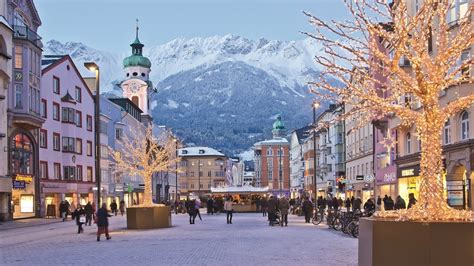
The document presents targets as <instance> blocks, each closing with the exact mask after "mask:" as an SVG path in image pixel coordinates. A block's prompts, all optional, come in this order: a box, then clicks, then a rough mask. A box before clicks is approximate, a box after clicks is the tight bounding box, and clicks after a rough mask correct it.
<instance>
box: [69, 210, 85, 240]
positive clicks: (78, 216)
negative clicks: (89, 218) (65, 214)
mask: <svg viewBox="0 0 474 266" xmlns="http://www.w3.org/2000/svg"><path fill="white" fill-rule="evenodd" d="M72 218H73V219H75V220H76V225H77V233H78V234H80V233H83V232H84V228H82V225H83V224H85V223H86V216H85V211H84V209H82V206H81V205H78V206H77V208H76V210H74V212H73V213H72Z"/></svg>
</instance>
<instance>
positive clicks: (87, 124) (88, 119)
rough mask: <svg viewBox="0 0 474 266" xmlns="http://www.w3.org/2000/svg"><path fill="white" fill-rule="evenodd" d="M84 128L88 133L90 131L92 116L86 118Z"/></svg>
mask: <svg viewBox="0 0 474 266" xmlns="http://www.w3.org/2000/svg"><path fill="white" fill-rule="evenodd" d="M86 126H87V130H88V131H92V116H90V115H87V116H86Z"/></svg>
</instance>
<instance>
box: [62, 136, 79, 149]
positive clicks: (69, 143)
mask: <svg viewBox="0 0 474 266" xmlns="http://www.w3.org/2000/svg"><path fill="white" fill-rule="evenodd" d="M75 147H76V140H75V139H74V138H70V137H63V152H75Z"/></svg>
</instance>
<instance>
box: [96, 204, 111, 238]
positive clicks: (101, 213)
mask: <svg viewBox="0 0 474 266" xmlns="http://www.w3.org/2000/svg"><path fill="white" fill-rule="evenodd" d="M95 217H96V223H97V241H100V236H101V235H102V234H105V238H106V239H107V240H110V239H111V237H110V235H109V217H112V215H110V214H109V212H108V211H107V205H106V204H105V203H102V206H101V208H100V209H99V210H97V213H96V215H95Z"/></svg>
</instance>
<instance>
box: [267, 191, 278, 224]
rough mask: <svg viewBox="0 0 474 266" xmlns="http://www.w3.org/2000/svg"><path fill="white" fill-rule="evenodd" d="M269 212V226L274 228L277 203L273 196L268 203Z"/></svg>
mask: <svg viewBox="0 0 474 266" xmlns="http://www.w3.org/2000/svg"><path fill="white" fill-rule="evenodd" d="M267 210H268V220H269V225H271V226H273V223H274V221H275V218H276V217H275V212H276V210H277V202H276V200H275V198H274V197H273V196H270V199H269V200H268V202H267Z"/></svg>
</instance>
